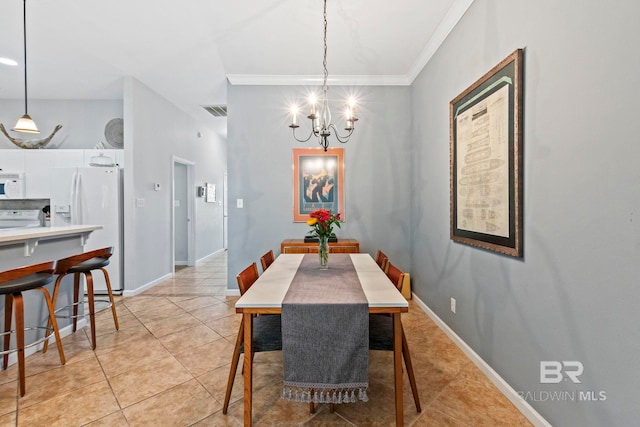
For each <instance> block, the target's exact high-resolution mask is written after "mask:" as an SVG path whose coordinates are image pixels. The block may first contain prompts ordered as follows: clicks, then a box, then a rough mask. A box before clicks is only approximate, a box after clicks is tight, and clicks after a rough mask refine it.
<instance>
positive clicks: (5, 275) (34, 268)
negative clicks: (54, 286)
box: [0, 261, 55, 284]
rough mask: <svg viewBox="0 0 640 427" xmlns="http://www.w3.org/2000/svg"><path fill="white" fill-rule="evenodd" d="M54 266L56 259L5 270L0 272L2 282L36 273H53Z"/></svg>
mask: <svg viewBox="0 0 640 427" xmlns="http://www.w3.org/2000/svg"><path fill="white" fill-rule="evenodd" d="M54 266H55V261H49V262H43V263H40V264H33V265H28V266H26V267H20V268H14V269H13V270H7V271H3V272H0V284H2V283H5V282H9V281H11V280H15V279H20V278H22V277H26V276H29V275H31V274H36V273H46V274H53V269H54Z"/></svg>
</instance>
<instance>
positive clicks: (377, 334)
mask: <svg viewBox="0 0 640 427" xmlns="http://www.w3.org/2000/svg"><path fill="white" fill-rule="evenodd" d="M386 274H387V277H388V278H389V280H390V281H391V282H392V283H393V285H394V286H395V287H396V289H397V290H398V291H399V292H400V291H401V290H402V284H403V282H404V276H405V273H404V272H403V271H402V270H400V269H399V268H398V267H396V266H395V265H393V264H392V263H390V262H387V263H386ZM400 328H401V330H402V356H403V358H404V364H405V367H406V368H407V375H408V376H409V384H410V385H411V392H412V393H413V401H414V402H415V405H416V410H417V411H418V412H421V411H422V408H421V406H420V396H418V387H417V385H416V378H415V375H414V373H413V364H412V363H411V353H410V352H409V344H408V342H407V337H406V336H405V334H404V328H402V323H401V324H400ZM369 350H384V351H393V318H392V317H391V316H389V315H387V314H370V315H369Z"/></svg>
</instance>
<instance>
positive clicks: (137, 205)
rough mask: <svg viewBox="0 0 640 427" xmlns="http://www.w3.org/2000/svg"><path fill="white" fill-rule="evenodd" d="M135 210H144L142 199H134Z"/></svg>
mask: <svg viewBox="0 0 640 427" xmlns="http://www.w3.org/2000/svg"><path fill="white" fill-rule="evenodd" d="M136 208H144V199H140V198H138V199H136Z"/></svg>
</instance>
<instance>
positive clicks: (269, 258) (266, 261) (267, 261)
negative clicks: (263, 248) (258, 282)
mask: <svg viewBox="0 0 640 427" xmlns="http://www.w3.org/2000/svg"><path fill="white" fill-rule="evenodd" d="M275 259H276V258H275V256H274V255H273V251H272V250H269V252H267V253H266V254H264V255H262V256H261V257H260V264H262V272H263V273H264V271H265V270H266V269H267V268H269V266H270V265H271V264H273V261H275Z"/></svg>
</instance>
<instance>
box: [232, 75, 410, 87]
mask: <svg viewBox="0 0 640 427" xmlns="http://www.w3.org/2000/svg"><path fill="white" fill-rule="evenodd" d="M227 80H229V83H231V84H232V85H260V86H269V85H277V86H309V85H317V86H320V85H322V76H321V75H302V76H295V75H256V74H227ZM327 83H329V84H330V85H331V86H409V85H410V84H411V82H410V81H409V80H408V79H407V77H406V76H391V75H385V76H348V75H337V76H336V75H332V76H330V77H329V79H328V80H327Z"/></svg>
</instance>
